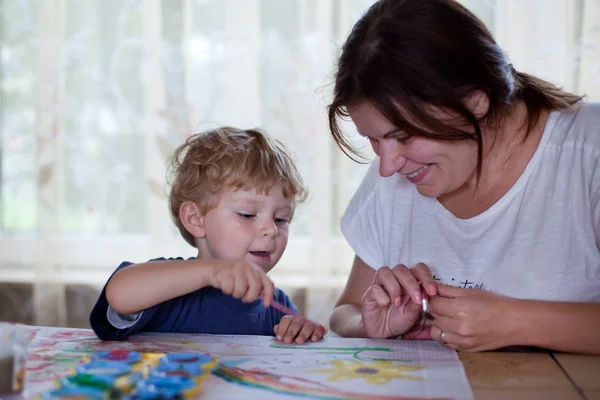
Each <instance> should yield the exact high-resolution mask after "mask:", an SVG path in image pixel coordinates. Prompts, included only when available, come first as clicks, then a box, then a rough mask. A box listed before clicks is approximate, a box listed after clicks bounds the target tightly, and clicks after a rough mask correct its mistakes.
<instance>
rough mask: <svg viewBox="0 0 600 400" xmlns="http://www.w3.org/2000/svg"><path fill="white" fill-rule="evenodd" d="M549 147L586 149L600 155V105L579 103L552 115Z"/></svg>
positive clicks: (596, 103) (549, 122) (550, 118)
mask: <svg viewBox="0 0 600 400" xmlns="http://www.w3.org/2000/svg"><path fill="white" fill-rule="evenodd" d="M548 124H549V125H551V126H550V127H549V128H550V129H551V132H552V134H551V137H550V139H549V145H550V146H552V147H560V148H563V149H564V148H585V149H587V151H594V152H597V153H600V103H598V102H578V103H576V104H574V105H572V106H571V107H568V108H565V109H563V110H556V111H553V112H552V113H551V114H550V117H549V120H548Z"/></svg>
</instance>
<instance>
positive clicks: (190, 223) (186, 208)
mask: <svg viewBox="0 0 600 400" xmlns="http://www.w3.org/2000/svg"><path fill="white" fill-rule="evenodd" d="M179 219H180V220H181V223H182V224H183V226H184V227H185V229H186V230H187V231H188V232H189V233H190V234H191V235H192V236H193V237H195V238H198V239H201V238H203V237H205V236H206V230H205V229H204V215H203V214H202V212H201V211H200V207H198V205H197V204H196V203H194V202H192V201H184V202H183V203H182V204H181V207H179Z"/></svg>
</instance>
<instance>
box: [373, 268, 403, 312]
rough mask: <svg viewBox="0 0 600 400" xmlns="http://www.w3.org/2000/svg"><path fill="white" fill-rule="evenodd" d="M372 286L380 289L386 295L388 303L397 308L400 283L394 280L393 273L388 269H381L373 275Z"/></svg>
mask: <svg viewBox="0 0 600 400" xmlns="http://www.w3.org/2000/svg"><path fill="white" fill-rule="evenodd" d="M373 283H374V284H376V285H379V286H380V287H382V288H383V289H384V290H385V292H386V293H387V295H388V297H389V299H390V301H392V302H393V303H394V304H395V305H396V306H399V305H400V303H401V301H400V296H401V295H402V286H401V283H400V281H399V280H398V279H397V278H396V276H395V274H394V272H392V270H391V269H390V268H389V267H381V268H379V269H378V270H377V273H375V279H374V282H373Z"/></svg>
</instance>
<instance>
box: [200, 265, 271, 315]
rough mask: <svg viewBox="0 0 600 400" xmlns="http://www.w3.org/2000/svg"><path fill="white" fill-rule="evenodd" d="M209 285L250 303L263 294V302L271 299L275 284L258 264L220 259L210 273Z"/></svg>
mask: <svg viewBox="0 0 600 400" xmlns="http://www.w3.org/2000/svg"><path fill="white" fill-rule="evenodd" d="M210 285H211V286H212V287H214V288H216V289H221V291H222V292H223V293H225V294H229V295H231V296H233V297H235V298H236V299H241V300H242V301H243V302H245V303H251V302H253V301H254V300H256V299H257V298H258V297H259V295H261V292H262V295H263V303H264V304H265V306H267V307H268V306H269V305H270V304H271V302H272V301H273V296H274V293H275V286H274V285H273V282H272V281H271V279H269V277H268V276H267V274H265V271H263V270H262V269H261V268H260V267H259V266H257V265H254V264H250V263H249V262H247V261H245V260H241V261H220V262H219V263H218V264H217V265H215V266H214V268H213V270H212V272H211V274H210Z"/></svg>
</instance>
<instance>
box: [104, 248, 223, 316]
mask: <svg viewBox="0 0 600 400" xmlns="http://www.w3.org/2000/svg"><path fill="white" fill-rule="evenodd" d="M219 263H220V261H218V260H200V259H189V260H164V261H162V260H161V261H149V262H145V263H140V264H134V265H130V266H129V267H127V268H123V269H120V270H119V271H117V272H116V273H115V274H114V275H113V276H112V278H111V279H110V280H109V281H108V283H107V285H106V299H107V301H108V304H109V305H110V307H111V308H112V309H113V310H115V311H116V312H117V313H119V314H123V315H129V314H136V313H138V312H140V311H143V310H145V309H148V308H150V307H152V306H154V305H157V304H160V303H162V302H164V301H167V300H170V299H173V298H175V297H179V296H183V295H185V294H187V293H190V292H193V291H196V290H199V289H201V288H203V287H206V286H210V285H211V277H212V274H213V271H214V270H215V269H216V268H218V267H219Z"/></svg>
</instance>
